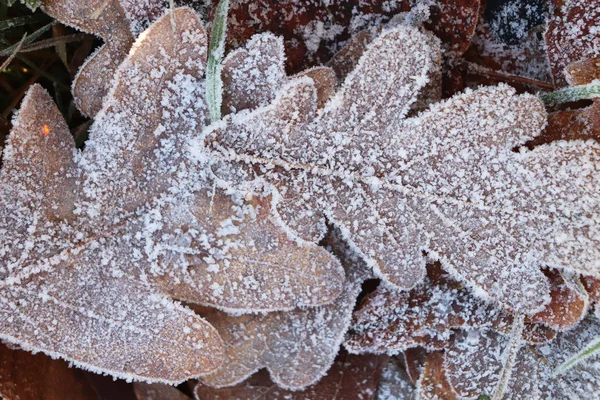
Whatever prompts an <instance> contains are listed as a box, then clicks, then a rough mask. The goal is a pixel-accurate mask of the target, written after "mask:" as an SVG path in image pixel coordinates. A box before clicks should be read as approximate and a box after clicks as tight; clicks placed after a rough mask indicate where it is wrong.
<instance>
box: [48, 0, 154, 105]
mask: <svg viewBox="0 0 600 400" xmlns="http://www.w3.org/2000/svg"><path fill="white" fill-rule="evenodd" d="M41 7H42V9H43V10H44V12H46V13H47V14H49V15H50V16H52V17H53V18H56V19H57V20H59V21H61V22H62V23H64V24H65V25H69V26H73V27H75V28H77V29H80V30H82V31H84V32H88V33H92V34H95V35H97V36H100V37H101V38H102V39H104V41H105V44H104V46H102V47H101V48H100V49H99V50H98V51H97V52H95V53H94V54H93V55H92V56H90V58H88V60H87V61H86V63H85V64H84V65H83V66H82V67H81V69H80V70H79V73H78V74H77V77H76V78H75V81H74V82H73V97H74V99H75V104H77V107H78V108H79V109H80V110H81V111H82V112H83V113H84V114H86V115H89V116H91V117H93V116H95V115H96V113H98V111H100V109H101V108H102V102H103V100H104V98H105V96H106V94H107V93H108V90H109V89H110V87H111V81H112V80H113V77H114V74H115V71H116V69H117V67H118V66H119V64H120V63H121V62H122V61H123V59H124V58H125V56H127V53H128V52H129V49H130V48H131V45H132V44H133V42H134V40H135V36H136V35H137V34H138V33H139V32H140V27H141V25H143V23H144V21H145V22H147V21H148V20H149V19H152V18H154V17H157V16H158V15H160V13H161V12H162V9H163V4H162V0H158V1H157V0H149V1H143V2H141V1H131V0H121V1H119V0H110V1H106V0H85V1H81V0H42V2H41ZM132 28H135V32H132Z"/></svg>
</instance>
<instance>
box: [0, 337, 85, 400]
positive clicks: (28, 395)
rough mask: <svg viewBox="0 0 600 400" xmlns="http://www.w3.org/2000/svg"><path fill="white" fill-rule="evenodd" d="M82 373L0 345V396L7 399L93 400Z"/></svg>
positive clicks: (61, 363)
mask: <svg viewBox="0 0 600 400" xmlns="http://www.w3.org/2000/svg"><path fill="white" fill-rule="evenodd" d="M84 374H85V373H84V372H82V371H80V370H77V369H75V368H70V367H69V365H68V364H67V363H66V362H64V361H62V360H61V361H59V360H52V359H51V358H50V357H48V356H45V355H43V354H35V355H33V354H30V353H27V352H25V351H23V350H13V349H11V348H9V347H7V346H6V345H5V344H2V343H0V397H1V398H3V399H7V400H11V399H18V400H40V399H43V400H63V399H77V400H96V399H97V396H96V394H95V393H94V391H93V389H92V388H91V387H90V385H88V384H87V382H86V380H85V377H84Z"/></svg>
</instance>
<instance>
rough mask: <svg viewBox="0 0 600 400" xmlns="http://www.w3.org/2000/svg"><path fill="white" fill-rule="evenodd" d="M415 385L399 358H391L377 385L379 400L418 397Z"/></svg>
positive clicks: (410, 399)
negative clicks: (400, 363)
mask: <svg viewBox="0 0 600 400" xmlns="http://www.w3.org/2000/svg"><path fill="white" fill-rule="evenodd" d="M415 396H416V393H415V386H414V385H413V383H412V382H411V380H410V378H409V376H408V374H407V372H406V370H405V368H404V366H402V365H399V362H398V360H397V359H395V358H392V359H390V361H389V363H388V365H387V366H386V367H385V368H384V370H383V372H382V373H381V379H380V380H379V385H378V386H377V396H376V399H377V400H398V399H402V400H413V399H415V398H416V397H415Z"/></svg>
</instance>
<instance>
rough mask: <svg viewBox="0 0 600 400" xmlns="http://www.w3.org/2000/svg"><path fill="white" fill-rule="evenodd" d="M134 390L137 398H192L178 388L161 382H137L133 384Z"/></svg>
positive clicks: (176, 399)
mask: <svg viewBox="0 0 600 400" xmlns="http://www.w3.org/2000/svg"><path fill="white" fill-rule="evenodd" d="M133 390H134V391H135V396H136V397H137V400H190V398H189V397H188V396H186V395H185V394H184V393H183V392H182V391H180V390H178V389H177V388H175V387H173V386H168V385H163V384H160V383H151V384H149V383H139V382H136V383H134V384H133Z"/></svg>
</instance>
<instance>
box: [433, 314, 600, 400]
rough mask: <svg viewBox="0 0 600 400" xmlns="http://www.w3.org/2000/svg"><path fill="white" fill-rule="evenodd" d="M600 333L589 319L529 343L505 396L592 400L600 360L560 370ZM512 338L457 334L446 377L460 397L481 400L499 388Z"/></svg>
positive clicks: (448, 356) (598, 380) (599, 376)
mask: <svg viewBox="0 0 600 400" xmlns="http://www.w3.org/2000/svg"><path fill="white" fill-rule="evenodd" d="M598 335H600V324H599V323H598V320H596V319H594V318H593V317H590V318H587V319H586V320H584V321H583V322H582V323H580V324H579V325H578V326H577V327H576V328H575V329H572V330H570V331H567V332H563V333H560V334H559V335H558V336H557V338H556V339H555V340H553V341H551V342H549V343H547V344H542V345H538V346H533V345H524V346H521V347H520V350H519V352H518V353H517V357H516V361H515V363H514V366H512V372H511V373H510V375H509V378H508V384H507V390H506V392H505V396H504V397H503V398H516V397H517V396H518V397H520V398H538V397H539V398H542V399H564V398H569V399H581V400H584V399H589V396H590V394H591V393H596V392H597V391H598V388H600V374H599V372H600V371H598V368H599V364H598V356H597V355H596V356H594V357H592V358H588V359H587V360H584V361H582V362H581V363H579V364H577V365H575V366H574V367H572V368H571V369H570V370H568V371H567V372H565V373H562V374H558V375H557V374H556V373H555V371H556V369H557V368H558V367H559V366H560V365H561V364H562V363H563V362H564V361H566V360H567V359H568V358H569V357H571V356H572V355H574V354H576V353H577V352H578V351H580V350H581V349H582V348H583V347H584V346H585V345H587V344H588V343H590V342H591V341H592V340H594V339H595V338H597V337H598ZM508 342H509V339H508V337H506V336H503V335H501V334H497V333H494V332H492V331H489V330H487V331H486V330H475V331H467V332H462V333H458V334H457V336H456V338H455V341H454V343H453V345H452V346H451V347H450V348H449V349H447V350H446V353H445V363H444V365H445V369H446V376H447V377H448V380H449V382H450V384H451V386H452V388H453V390H454V391H455V392H456V393H458V395H459V396H463V397H467V398H474V397H475V398H476V397H477V396H480V395H482V394H487V395H490V396H491V394H492V393H493V392H494V391H495V390H496V387H497V386H498V383H499V382H498V380H499V378H500V374H501V370H502V368H503V365H504V362H505V359H506V354H505V353H506V351H507V345H508Z"/></svg>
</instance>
